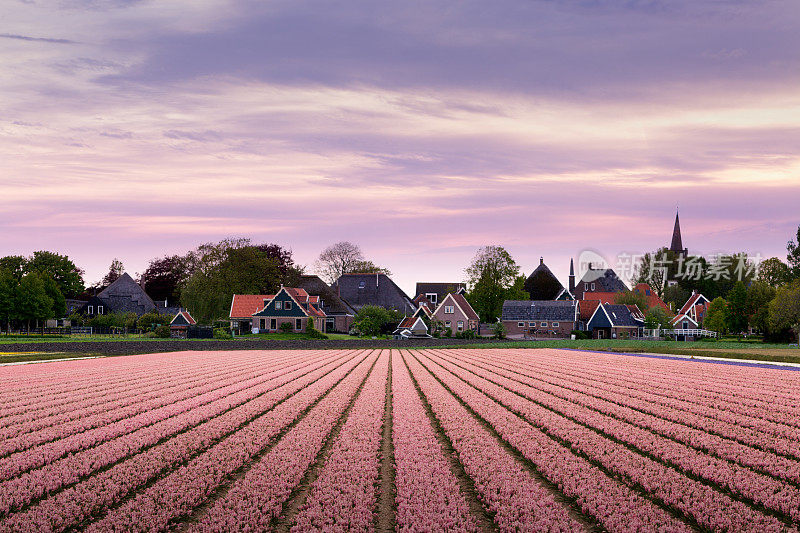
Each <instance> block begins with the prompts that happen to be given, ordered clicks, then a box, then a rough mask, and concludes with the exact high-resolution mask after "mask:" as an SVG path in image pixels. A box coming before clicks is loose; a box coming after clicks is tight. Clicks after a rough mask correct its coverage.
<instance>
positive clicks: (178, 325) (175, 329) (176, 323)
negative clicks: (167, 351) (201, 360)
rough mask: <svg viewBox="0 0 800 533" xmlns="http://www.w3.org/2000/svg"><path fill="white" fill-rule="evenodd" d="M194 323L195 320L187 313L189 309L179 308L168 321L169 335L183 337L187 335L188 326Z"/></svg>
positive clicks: (176, 337)
mask: <svg viewBox="0 0 800 533" xmlns="http://www.w3.org/2000/svg"><path fill="white" fill-rule="evenodd" d="M196 325H197V322H196V321H195V319H194V318H192V315H190V314H189V311H185V310H183V309H181V310H180V311H178V314H176V315H175V317H174V318H173V319H172V321H171V322H170V323H169V336H170V337H172V338H173V339H185V338H187V336H188V335H187V334H188V332H189V328H191V327H192V326H196Z"/></svg>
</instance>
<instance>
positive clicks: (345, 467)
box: [292, 351, 389, 532]
mask: <svg viewBox="0 0 800 533" xmlns="http://www.w3.org/2000/svg"><path fill="white" fill-rule="evenodd" d="M388 375H389V352H388V351H384V352H382V353H381V356H380V358H379V359H378V362H377V364H376V365H375V368H374V370H373V371H372V373H371V374H370V376H369V378H367V381H366V383H365V384H364V387H363V389H362V390H361V393H360V394H359V395H358V398H357V399H356V401H355V403H354V404H353V407H352V409H351V410H350V412H349V413H348V415H347V420H346V421H345V423H344V424H343V425H342V428H341V430H340V432H339V435H338V436H337V437H336V440H335V441H334V442H333V445H332V446H331V448H330V450H329V453H328V454H327V460H326V461H325V463H324V465H323V466H322V468H321V470H320V472H319V475H318V477H317V479H315V480H314V483H313V484H312V485H311V489H310V491H309V493H308V498H307V499H306V501H305V503H304V504H303V506H302V507H301V508H300V510H299V512H298V514H297V517H296V519H295V524H294V526H293V527H292V531H295V532H299V531H309V530H316V531H339V532H346V531H368V530H370V529H371V528H372V523H373V520H374V512H373V511H374V507H375V505H376V502H377V492H376V489H377V481H378V472H379V470H380V458H379V452H380V446H381V438H382V436H383V435H382V431H381V429H382V428H383V422H384V420H383V415H384V412H385V410H386V409H385V405H386V385H387V383H386V382H387V379H388Z"/></svg>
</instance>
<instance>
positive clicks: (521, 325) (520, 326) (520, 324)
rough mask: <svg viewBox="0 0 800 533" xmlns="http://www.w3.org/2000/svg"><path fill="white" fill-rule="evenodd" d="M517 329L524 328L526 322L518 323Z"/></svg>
mask: <svg viewBox="0 0 800 533" xmlns="http://www.w3.org/2000/svg"><path fill="white" fill-rule="evenodd" d="M517 327H518V328H524V327H525V322H517Z"/></svg>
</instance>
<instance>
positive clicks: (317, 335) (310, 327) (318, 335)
mask: <svg viewBox="0 0 800 533" xmlns="http://www.w3.org/2000/svg"><path fill="white" fill-rule="evenodd" d="M306 335H308V336H309V337H310V338H312V339H327V338H328V336H327V335H325V334H324V333H322V332H321V331H320V330H318V329H317V328H315V327H314V319H313V318H311V317H309V319H308V322H306Z"/></svg>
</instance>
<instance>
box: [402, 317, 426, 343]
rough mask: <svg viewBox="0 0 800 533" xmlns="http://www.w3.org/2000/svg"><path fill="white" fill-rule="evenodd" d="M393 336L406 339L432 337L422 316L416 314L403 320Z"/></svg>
mask: <svg viewBox="0 0 800 533" xmlns="http://www.w3.org/2000/svg"><path fill="white" fill-rule="evenodd" d="M393 334H394V335H396V336H398V337H403V338H406V339H407V338H409V337H425V338H427V337H430V334H429V333H428V325H427V324H426V323H425V321H424V320H423V319H422V317H421V316H418V315H416V314H414V315H413V316H407V317H405V318H403V320H401V321H400V324H398V326H397V329H396V330H395V331H394V333H393Z"/></svg>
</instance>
